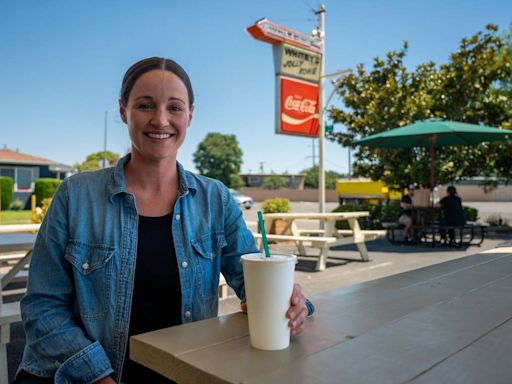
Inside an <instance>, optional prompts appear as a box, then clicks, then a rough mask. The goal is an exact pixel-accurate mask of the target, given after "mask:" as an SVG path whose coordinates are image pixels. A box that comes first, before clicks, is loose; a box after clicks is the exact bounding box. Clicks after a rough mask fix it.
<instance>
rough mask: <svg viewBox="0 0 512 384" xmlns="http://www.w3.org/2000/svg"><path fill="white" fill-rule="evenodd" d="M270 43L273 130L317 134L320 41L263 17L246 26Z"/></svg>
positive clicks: (298, 133)
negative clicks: (272, 64) (272, 53)
mask: <svg viewBox="0 0 512 384" xmlns="http://www.w3.org/2000/svg"><path fill="white" fill-rule="evenodd" d="M247 31H248V32H249V33H250V34H251V35H252V36H253V37H254V38H255V39H258V40H261V41H265V42H267V43H271V44H272V45H273V51H274V66H275V71H276V133H280V134H287V135H298V136H308V137H318V127H319V105H318V83H319V81H320V74H321V63H322V55H321V51H322V46H321V40H320V39H318V38H315V37H312V36H308V35H305V34H303V33H301V32H297V31H294V30H292V29H290V28H287V27H283V26H280V25H279V24H275V23H272V22H270V21H268V20H267V19H263V20H260V21H258V22H257V23H256V24H255V25H253V26H251V27H249V28H247Z"/></svg>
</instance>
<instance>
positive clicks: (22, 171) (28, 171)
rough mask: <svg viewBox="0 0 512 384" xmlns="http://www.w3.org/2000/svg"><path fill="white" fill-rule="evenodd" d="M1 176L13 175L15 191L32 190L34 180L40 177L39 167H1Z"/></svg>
mask: <svg viewBox="0 0 512 384" xmlns="http://www.w3.org/2000/svg"><path fill="white" fill-rule="evenodd" d="M0 176H8V177H12V179H13V180H14V191H15V192H17V191H27V192H28V191H32V189H33V188H34V181H35V180H36V179H37V178H38V177H39V168H37V167H9V166H2V167H0Z"/></svg>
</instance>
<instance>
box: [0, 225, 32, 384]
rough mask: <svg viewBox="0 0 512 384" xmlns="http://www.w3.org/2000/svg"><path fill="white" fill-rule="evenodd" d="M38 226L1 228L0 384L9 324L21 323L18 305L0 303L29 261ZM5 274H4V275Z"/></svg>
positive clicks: (4, 382) (2, 383)
mask: <svg viewBox="0 0 512 384" xmlns="http://www.w3.org/2000/svg"><path fill="white" fill-rule="evenodd" d="M39 226H40V225H39V224H14V225H0V384H7V382H8V376H7V343H9V341H10V324H12V323H15V322H17V321H21V312H20V306H19V303H18V302H15V303H8V304H4V303H3V295H2V289H3V288H5V287H6V286H7V285H8V284H9V283H11V282H13V281H15V279H16V276H17V275H18V274H19V273H20V272H21V271H22V269H23V268H24V267H25V265H27V264H28V263H29V262H30V258H31V256H32V248H33V246H34V241H35V239H36V235H35V234H34V233H31V232H33V231H37V230H38V229H39ZM4 272H5V273H4Z"/></svg>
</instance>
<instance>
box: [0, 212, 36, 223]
mask: <svg viewBox="0 0 512 384" xmlns="http://www.w3.org/2000/svg"><path fill="white" fill-rule="evenodd" d="M31 215H32V211H30V210H28V211H0V225H3V224H30V223H32V221H31V220H30V217H31Z"/></svg>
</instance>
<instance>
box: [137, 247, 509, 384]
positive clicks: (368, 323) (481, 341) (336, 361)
mask: <svg viewBox="0 0 512 384" xmlns="http://www.w3.org/2000/svg"><path fill="white" fill-rule="evenodd" d="M487 252H490V253H486V252H484V253H480V254H477V255H472V256H467V257H464V258H460V259H456V260H452V261H448V262H445V263H441V264H437V265H433V266H429V267H426V268H421V269H417V270H413V271H409V272H405V273H401V274H397V275H393V276H389V277H386V278H383V279H379V280H374V281H369V282H365V283H361V284H357V285H353V286H348V287H344V288H340V289H336V290H333V291H328V292H324V293H320V294H316V295H313V296H312V297H311V300H312V301H313V302H314V304H315V306H316V312H315V315H314V316H313V317H311V318H308V319H307V322H308V324H307V328H306V330H305V332H304V333H303V334H302V335H300V336H298V337H295V338H292V341H291V344H290V347H289V348H288V349H284V350H281V351H261V350H258V349H254V348H252V347H251V345H250V340H249V332H248V324H247V316H246V315H245V314H243V313H241V312H239V313H235V314H231V315H227V316H221V317H218V318H212V319H208V320H203V321H198V322H195V323H188V324H185V325H180V326H176V327H171V328H166V329H161V330H158V331H154V332H150V333H146V334H142V335H137V336H133V337H131V340H130V343H131V344H130V358H131V359H133V360H135V361H136V362H138V363H140V364H142V365H144V366H146V367H148V368H150V369H153V370H155V371H156V372H159V373H160V374H162V375H164V376H166V377H168V378H170V379H173V380H175V381H176V382H178V383H182V384H183V383H213V384H215V383H267V384H273V383H276V384H277V383H279V384H280V383H299V384H300V383H319V384H322V383H345V384H373V383H378V384H386V383H389V384H396V383H412V384H424V383H451V384H472V383H474V384H476V383H489V384H494V383H510V382H512V365H511V364H510V355H511V354H512V306H511V305H510V301H511V299H510V298H511V297H512V248H507V249H497V250H492V251H487ZM249 310H250V309H249Z"/></svg>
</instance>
